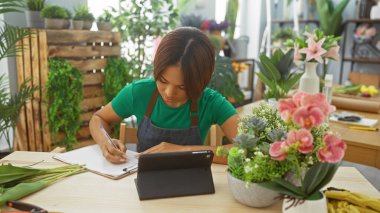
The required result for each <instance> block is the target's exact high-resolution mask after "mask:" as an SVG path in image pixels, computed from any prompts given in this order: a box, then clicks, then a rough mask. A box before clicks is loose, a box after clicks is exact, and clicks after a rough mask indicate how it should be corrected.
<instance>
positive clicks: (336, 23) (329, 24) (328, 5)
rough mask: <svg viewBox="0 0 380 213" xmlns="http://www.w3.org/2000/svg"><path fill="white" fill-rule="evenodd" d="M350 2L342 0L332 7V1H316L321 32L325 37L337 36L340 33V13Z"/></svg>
mask: <svg viewBox="0 0 380 213" xmlns="http://www.w3.org/2000/svg"><path fill="white" fill-rule="evenodd" d="M349 1H350V0H342V1H341V2H340V3H339V4H338V6H336V7H334V3H333V1H332V0H324V1H317V11H318V15H319V22H320V24H321V30H322V31H323V32H324V33H325V34H326V35H334V36H339V35H340V34H341V32H342V13H343V11H344V9H345V8H346V6H347V4H348V2H349Z"/></svg>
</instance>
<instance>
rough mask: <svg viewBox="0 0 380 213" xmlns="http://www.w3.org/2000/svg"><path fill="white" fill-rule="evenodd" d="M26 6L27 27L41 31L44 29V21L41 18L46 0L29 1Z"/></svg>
mask: <svg viewBox="0 0 380 213" xmlns="http://www.w3.org/2000/svg"><path fill="white" fill-rule="evenodd" d="M26 6H27V10H26V11H25V17H26V26H27V27H32V28H39V29H42V28H44V20H43V19H42V18H41V10H42V9H43V8H44V7H45V0H27V1H26Z"/></svg>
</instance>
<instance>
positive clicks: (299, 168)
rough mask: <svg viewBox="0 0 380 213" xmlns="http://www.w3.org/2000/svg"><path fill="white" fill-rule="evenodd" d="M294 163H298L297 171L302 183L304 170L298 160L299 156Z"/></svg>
mask: <svg viewBox="0 0 380 213" xmlns="http://www.w3.org/2000/svg"><path fill="white" fill-rule="evenodd" d="M294 159H295V160H294V163H295V165H296V171H297V176H298V178H299V179H300V180H301V184H302V183H303V177H302V172H301V166H300V164H299V162H298V159H297V158H294Z"/></svg>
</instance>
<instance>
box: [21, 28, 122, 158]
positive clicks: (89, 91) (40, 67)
mask: <svg viewBox="0 0 380 213" xmlns="http://www.w3.org/2000/svg"><path fill="white" fill-rule="evenodd" d="M18 45H23V46H24V47H27V48H28V49H27V48H26V49H25V50H24V51H21V52H19V54H18V55H17V57H16V64H17V75H18V78H19V82H20V81H22V80H23V79H26V78H31V79H32V81H31V85H36V86H39V88H40V89H39V90H38V92H36V93H35V94H36V95H34V96H33V98H32V100H31V104H29V105H26V107H25V109H24V110H23V112H22V113H21V115H20V116H21V117H20V121H19V122H18V125H17V129H18V130H19V131H18V132H20V134H19V135H18V136H17V137H16V144H18V145H17V146H16V147H15V149H16V150H30V151H50V150H51V149H52V148H54V146H56V145H58V142H59V141H60V140H59V139H62V138H60V137H61V136H60V134H58V139H57V140H53V137H52V134H51V131H50V130H49V127H48V114H47V111H48V105H47V103H48V101H47V97H46V85H47V82H48V75H49V72H50V70H49V66H48V60H49V59H52V58H61V59H66V60H67V62H68V63H69V64H70V65H71V66H72V67H74V68H77V69H78V70H80V72H81V75H82V77H81V78H82V79H81V80H82V84H83V85H82V87H81V90H82V91H77V95H80V94H83V101H81V102H80V105H79V107H80V116H79V120H80V123H81V125H80V128H79V129H78V131H77V133H76V140H77V141H78V143H76V144H75V145H74V144H59V145H63V146H66V147H67V148H78V147H82V146H86V145H89V144H93V143H94V141H93V140H92V138H91V135H90V131H89V128H88V122H89V120H90V119H91V116H92V115H93V113H94V112H95V111H96V110H98V109H99V108H100V107H101V106H103V105H104V103H105V100H104V92H103V83H104V72H103V71H104V69H105V67H106V65H107V59H108V58H109V57H111V56H120V34H119V33H117V32H108V31H73V30H34V31H33V33H32V34H31V35H30V36H27V37H25V38H24V39H23V40H22V41H21V42H19V43H18Z"/></svg>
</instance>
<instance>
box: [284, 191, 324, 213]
mask: <svg viewBox="0 0 380 213" xmlns="http://www.w3.org/2000/svg"><path fill="white" fill-rule="evenodd" d="M322 194H323V193H322ZM288 201H289V200H287V199H284V200H283V203H282V212H283V213H305V212H307V213H327V200H326V197H325V194H323V197H322V198H321V199H319V200H305V201H303V203H302V202H300V203H298V204H297V205H293V206H291V207H289V205H290V203H292V201H290V202H288Z"/></svg>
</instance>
